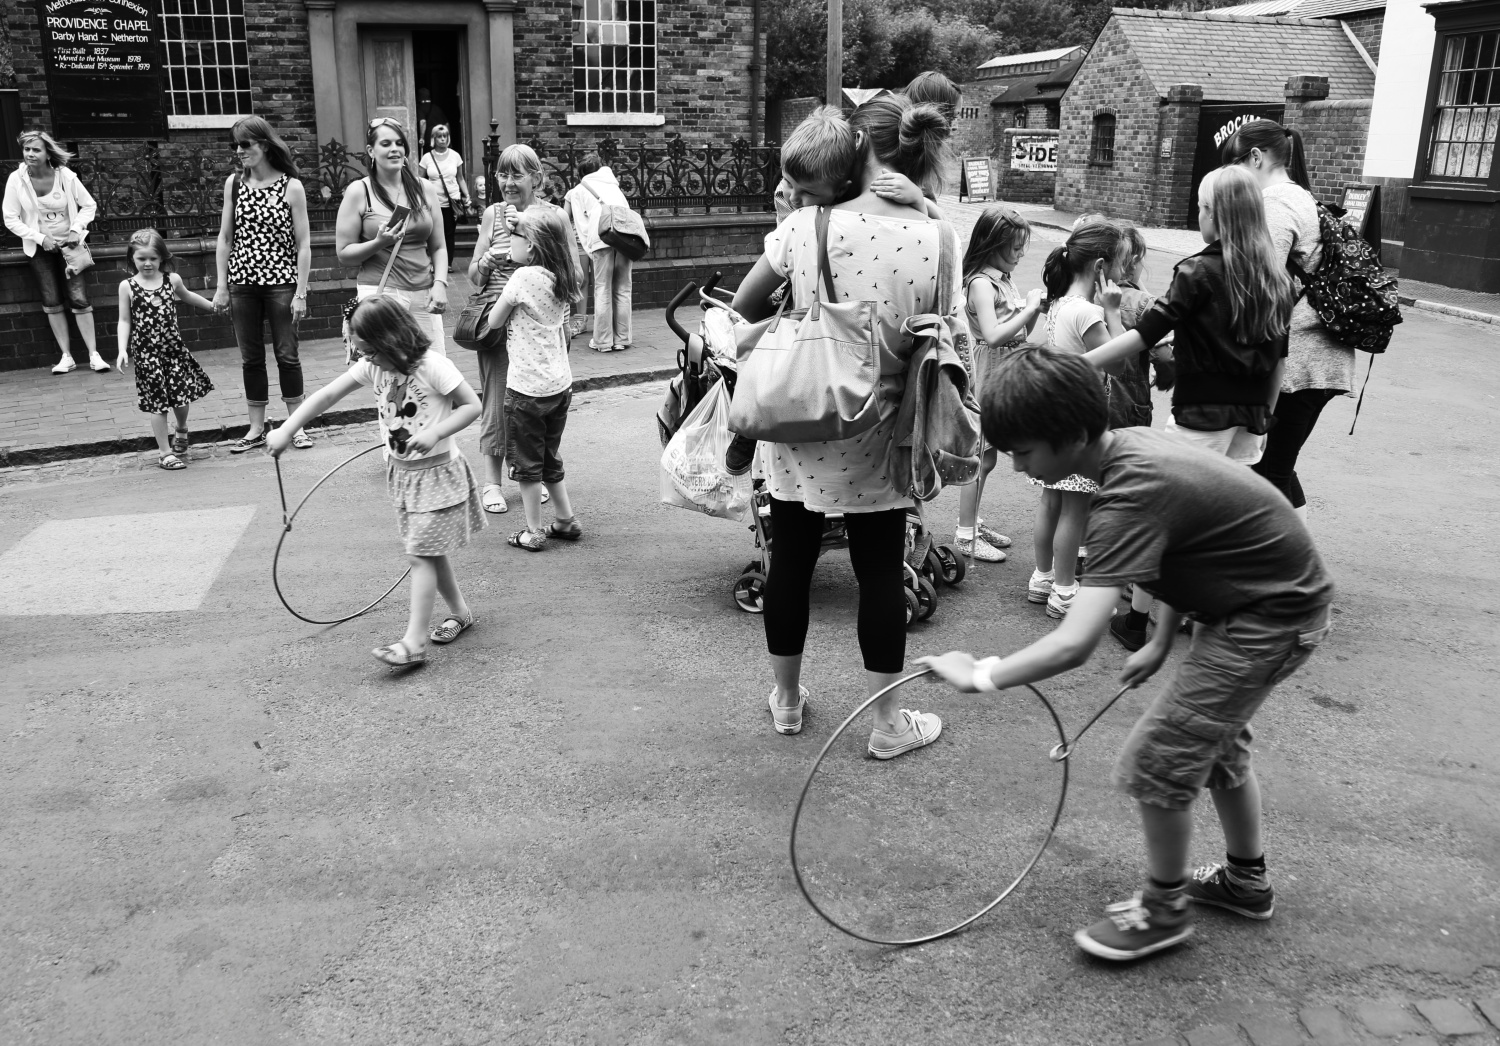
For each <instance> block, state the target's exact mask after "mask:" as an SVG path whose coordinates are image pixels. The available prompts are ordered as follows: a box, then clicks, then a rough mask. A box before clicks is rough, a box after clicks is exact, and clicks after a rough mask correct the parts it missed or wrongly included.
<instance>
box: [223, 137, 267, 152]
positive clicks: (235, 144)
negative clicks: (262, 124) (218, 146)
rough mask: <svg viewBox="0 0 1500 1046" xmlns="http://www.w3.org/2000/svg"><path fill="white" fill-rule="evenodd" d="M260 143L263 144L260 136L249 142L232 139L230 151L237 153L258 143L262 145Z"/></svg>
mask: <svg viewBox="0 0 1500 1046" xmlns="http://www.w3.org/2000/svg"><path fill="white" fill-rule="evenodd" d="M260 144H261V141H260V139H258V138H257V139H252V140H251V141H248V142H241V141H238V140H236V141H232V142H230V143H229V151H230V152H233V153H237V152H239V151H240V150H241V149H250V148H253V147H255V146H257V145H260Z"/></svg>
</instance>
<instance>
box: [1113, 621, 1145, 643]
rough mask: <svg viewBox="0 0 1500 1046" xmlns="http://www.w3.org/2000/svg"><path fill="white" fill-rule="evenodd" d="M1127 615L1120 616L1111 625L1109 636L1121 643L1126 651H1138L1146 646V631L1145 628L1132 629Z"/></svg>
mask: <svg viewBox="0 0 1500 1046" xmlns="http://www.w3.org/2000/svg"><path fill="white" fill-rule="evenodd" d="M1126 621H1127V618H1126V616H1125V615H1123V614H1120V615H1117V616H1116V617H1115V619H1114V620H1113V621H1111V622H1110V623H1109V634H1110V635H1112V636H1114V637H1115V638H1116V639H1118V640H1119V641H1120V645H1121V646H1123V647H1124V648H1125V649H1126V650H1129V651H1132V652H1134V651H1136V650H1139V649H1140V648H1141V647H1143V646H1145V645H1146V630H1145V629H1144V628H1131V627H1130V626H1129V625H1128V624H1127V623H1126Z"/></svg>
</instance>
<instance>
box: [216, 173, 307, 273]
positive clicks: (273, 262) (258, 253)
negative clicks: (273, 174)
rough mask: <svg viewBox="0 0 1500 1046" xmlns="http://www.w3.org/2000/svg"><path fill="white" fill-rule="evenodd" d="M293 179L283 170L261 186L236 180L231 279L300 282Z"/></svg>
mask: <svg viewBox="0 0 1500 1046" xmlns="http://www.w3.org/2000/svg"><path fill="white" fill-rule="evenodd" d="M290 180H291V179H290V177H289V176H287V175H285V174H283V175H282V176H281V177H280V178H278V179H276V180H275V181H274V182H272V183H271V184H270V185H263V186H261V187H260V188H259V189H252V188H250V186H249V185H247V184H245V181H244V179H243V178H242V179H240V180H239V181H238V182H237V183H236V185H235V196H234V243H233V244H231V245H230V248H229V282H230V283H237V284H240V285H241V286H253V287H280V286H284V285H286V284H289V283H296V282H297V238H296V237H295V236H294V235H293V233H292V207H291V204H289V203H287V202H286V186H287V182H289V181H290Z"/></svg>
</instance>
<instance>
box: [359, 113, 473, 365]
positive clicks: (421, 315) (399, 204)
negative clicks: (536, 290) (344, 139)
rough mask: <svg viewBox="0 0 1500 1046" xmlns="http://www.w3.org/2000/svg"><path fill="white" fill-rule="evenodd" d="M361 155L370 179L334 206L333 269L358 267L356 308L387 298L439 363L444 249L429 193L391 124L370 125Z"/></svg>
mask: <svg viewBox="0 0 1500 1046" xmlns="http://www.w3.org/2000/svg"><path fill="white" fill-rule="evenodd" d="M365 152H366V153H367V154H368V156H369V158H370V176H369V177H367V178H361V179H359V180H358V181H356V182H351V183H350V184H349V186H348V187H347V188H345V190H344V199H343V201H342V202H341V203H340V204H339V216H338V221H337V224H336V225H335V227H334V233H335V244H336V246H337V248H338V258H339V264H341V265H348V266H357V267H358V269H359V272H358V274H357V275H356V276H355V294H356V297H357V298H358V299H359V300H361V301H362V300H364V299H365V298H373V297H376V296H377V295H385V296H386V297H391V298H395V299H396V300H397V301H399V302H401V304H403V305H405V306H406V309H407V311H408V312H410V313H411V314H412V319H414V320H416V321H417V326H418V327H421V328H422V332H423V333H424V334H426V335H427V338H428V341H429V343H430V344H429V346H428V350H427V351H429V352H433V353H436V354H437V355H439V356H446V355H448V352H447V347H446V346H447V339H446V337H445V336H444V334H443V312H444V311H445V310H446V309H447V308H448V244H447V241H446V240H444V239H443V223H442V221H441V220H440V219H439V207H438V192H437V187H436V186H434V185H433V184H432V183H431V182H426V181H423V180H422V179H420V178H418V177H417V176H416V175H415V174H413V173H412V170H411V167H410V166H409V165H408V164H407V158H408V157H409V156H411V140H410V138H408V137H407V133H406V128H404V127H402V126H401V124H400V123H399V122H398V121H396V120H394V119H392V118H391V117H388V116H380V117H376V118H375V119H373V120H371V121H370V126H369V129H368V130H367V131H366V132H365Z"/></svg>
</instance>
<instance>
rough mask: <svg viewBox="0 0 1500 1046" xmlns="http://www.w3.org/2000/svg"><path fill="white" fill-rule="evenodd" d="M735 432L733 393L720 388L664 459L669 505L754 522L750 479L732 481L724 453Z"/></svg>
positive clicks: (692, 417)
mask: <svg viewBox="0 0 1500 1046" xmlns="http://www.w3.org/2000/svg"><path fill="white" fill-rule="evenodd" d="M733 438H734V437H733V436H732V435H731V434H730V432H729V393H728V391H727V390H726V389H725V388H724V383H723V382H722V381H720V382H717V383H715V385H714V387H713V388H712V389H710V390H709V391H708V394H707V395H705V396H704V397H703V400H702V402H700V403H699V404H698V405H697V406H696V407H694V408H693V410H692V412H691V413H690V414H688V416H687V417H686V418H685V419H683V422H682V425H681V426H680V427H679V428H678V429H677V432H676V433H675V434H674V435H673V436H672V439H671V440H670V441H669V442H668V443H667V449H666V450H664V451H662V455H661V500H662V503H663V504H667V505H676V506H677V507H678V508H685V509H692V510H693V511H695V512H702V513H705V514H707V515H710V516H719V517H720V518H722V519H732V520H737V521H740V522H743V521H745V520H747V519H749V518H750V477H749V475H748V474H747V475H744V476H731V475H730V474H729V472H728V471H727V470H726V469H725V468H724V452H725V451H727V450H728V449H729V441H730V440H731V439H733Z"/></svg>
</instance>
